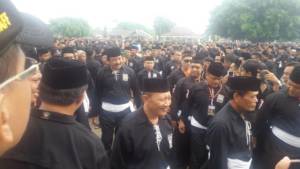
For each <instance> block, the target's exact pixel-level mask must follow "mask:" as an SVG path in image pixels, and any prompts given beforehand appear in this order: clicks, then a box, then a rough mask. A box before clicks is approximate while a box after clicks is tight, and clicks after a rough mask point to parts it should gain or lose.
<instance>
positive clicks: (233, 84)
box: [227, 76, 261, 91]
mask: <svg viewBox="0 0 300 169" xmlns="http://www.w3.org/2000/svg"><path fill="white" fill-rule="evenodd" d="M260 82H261V81H260V80H259V79H257V78H256V77H248V76H235V77H230V78H229V79H228V82H227V84H228V86H229V87H230V89H231V90H236V91H258V90H259V88H260Z"/></svg>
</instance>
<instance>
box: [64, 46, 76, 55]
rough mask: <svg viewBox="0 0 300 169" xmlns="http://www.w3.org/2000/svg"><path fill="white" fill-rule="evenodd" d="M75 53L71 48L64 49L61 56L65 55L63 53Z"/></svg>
mask: <svg viewBox="0 0 300 169" xmlns="http://www.w3.org/2000/svg"><path fill="white" fill-rule="evenodd" d="M74 52H75V49H74V48H73V47H65V48H63V49H62V52H61V53H62V55H63V54H65V53H74Z"/></svg>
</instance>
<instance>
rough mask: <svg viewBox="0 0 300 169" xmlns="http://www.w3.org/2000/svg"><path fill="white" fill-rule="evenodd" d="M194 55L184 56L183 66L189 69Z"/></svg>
mask: <svg viewBox="0 0 300 169" xmlns="http://www.w3.org/2000/svg"><path fill="white" fill-rule="evenodd" d="M191 63H192V57H184V58H183V60H182V67H183V68H184V69H188V68H190V67H191Z"/></svg>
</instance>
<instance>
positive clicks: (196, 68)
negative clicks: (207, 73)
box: [191, 63, 202, 78]
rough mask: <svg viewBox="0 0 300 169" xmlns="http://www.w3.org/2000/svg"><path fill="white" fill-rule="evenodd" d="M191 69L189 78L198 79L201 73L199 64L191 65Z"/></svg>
mask: <svg viewBox="0 0 300 169" xmlns="http://www.w3.org/2000/svg"><path fill="white" fill-rule="evenodd" d="M191 67H192V71H191V76H192V77H194V78H199V77H200V75H201V72H202V65H201V64H200V63H192V64H191Z"/></svg>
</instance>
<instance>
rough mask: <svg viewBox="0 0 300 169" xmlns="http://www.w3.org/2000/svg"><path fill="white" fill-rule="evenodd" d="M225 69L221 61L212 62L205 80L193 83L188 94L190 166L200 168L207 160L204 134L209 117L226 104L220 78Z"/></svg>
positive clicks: (224, 91) (225, 96)
mask: <svg viewBox="0 0 300 169" xmlns="http://www.w3.org/2000/svg"><path fill="white" fill-rule="evenodd" d="M225 74H226V69H225V68H224V66H223V65H222V64H221V63H216V62H212V63H211V64H210V65H209V67H208V69H207V72H206V77H205V79H206V81H203V82H201V83H198V84H197V85H194V86H193V88H192V89H191V90H190V93H189V96H188V112H189V113H190V115H191V121H190V124H191V142H190V144H191V161H190V168H191V169H197V168H200V167H201V166H202V165H203V164H204V163H205V162H206V160H207V150H206V144H205V140H204V139H205V134H206V130H207V126H208V123H209V121H210V120H211V118H212V117H213V116H214V115H215V114H216V113H217V112H218V111H219V110H220V109H221V108H222V107H223V106H224V105H225V104H226V102H227V101H228V94H227V90H226V88H225V86H223V85H222V81H221V80H222V79H223V77H224V76H225Z"/></svg>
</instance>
